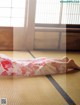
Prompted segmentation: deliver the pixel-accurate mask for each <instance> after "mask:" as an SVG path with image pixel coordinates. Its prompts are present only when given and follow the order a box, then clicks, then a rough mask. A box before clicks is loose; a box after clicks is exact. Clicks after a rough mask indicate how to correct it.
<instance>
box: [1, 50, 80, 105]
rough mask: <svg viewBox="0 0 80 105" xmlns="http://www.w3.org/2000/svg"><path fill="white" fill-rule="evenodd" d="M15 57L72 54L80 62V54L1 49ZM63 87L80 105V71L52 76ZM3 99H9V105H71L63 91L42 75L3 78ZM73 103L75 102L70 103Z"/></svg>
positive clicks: (28, 57)
mask: <svg viewBox="0 0 80 105" xmlns="http://www.w3.org/2000/svg"><path fill="white" fill-rule="evenodd" d="M0 53H2V54H6V55H8V56H10V57H13V58H15V59H33V57H32V55H33V56H34V57H48V58H52V57H59V58H60V57H63V56H66V55H67V56H69V57H70V58H73V59H74V60H75V61H76V62H77V63H78V64H80V53H68V54H66V53H65V52H53V51H30V52H17V51H16V52H15V51H14V52H11V51H0ZM51 77H52V78H53V79H54V80H55V81H56V82H57V84H58V85H59V86H60V87H61V88H62V90H63V91H64V92H65V93H66V94H67V95H68V96H69V97H70V98H71V99H72V100H73V102H74V103H75V104H74V105H80V83H79V80H80V72H79V71H78V72H77V71H76V72H73V73H69V74H63V75H52V76H51ZM0 98H7V105H68V104H69V103H68V102H67V101H66V99H65V98H64V97H63V96H62V95H61V94H60V93H59V91H58V90H57V89H56V88H55V85H53V84H52V83H51V82H50V81H49V79H48V78H47V77H46V76H39V77H16V78H14V77H0ZM70 105H73V104H71V103H70Z"/></svg>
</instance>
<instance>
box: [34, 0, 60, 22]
mask: <svg viewBox="0 0 80 105" xmlns="http://www.w3.org/2000/svg"><path fill="white" fill-rule="evenodd" d="M36 1H37V3H36V18H35V23H42V24H59V15H60V0H36Z"/></svg>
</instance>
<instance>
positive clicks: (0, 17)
mask: <svg viewBox="0 0 80 105" xmlns="http://www.w3.org/2000/svg"><path fill="white" fill-rule="evenodd" d="M24 16H25V0H0V26H15V27H23V26H24Z"/></svg>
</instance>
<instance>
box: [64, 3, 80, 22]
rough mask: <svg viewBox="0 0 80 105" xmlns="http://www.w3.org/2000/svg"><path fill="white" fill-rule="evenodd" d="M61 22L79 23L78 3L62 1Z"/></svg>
mask: <svg viewBox="0 0 80 105" xmlns="http://www.w3.org/2000/svg"><path fill="white" fill-rule="evenodd" d="M62 24H80V3H64V4H63V14H62Z"/></svg>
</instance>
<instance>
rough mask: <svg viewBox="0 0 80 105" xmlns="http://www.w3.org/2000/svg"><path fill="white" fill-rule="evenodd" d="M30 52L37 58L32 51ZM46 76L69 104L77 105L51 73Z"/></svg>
mask: <svg viewBox="0 0 80 105" xmlns="http://www.w3.org/2000/svg"><path fill="white" fill-rule="evenodd" d="M29 54H30V55H31V56H32V57H33V58H36V57H35V56H34V55H33V54H32V53H31V52H30V51H29ZM46 78H47V79H48V80H49V81H50V83H51V84H52V85H53V86H54V87H55V88H56V89H57V91H58V92H59V93H60V94H61V96H62V97H63V98H64V99H65V101H66V102H67V103H68V105H76V103H75V102H74V101H73V100H72V99H71V97H70V96H69V95H68V94H67V93H66V92H65V91H64V90H63V89H62V88H61V86H60V85H59V84H58V83H57V82H56V81H55V80H54V79H53V78H52V76H51V75H47V76H46Z"/></svg>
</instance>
